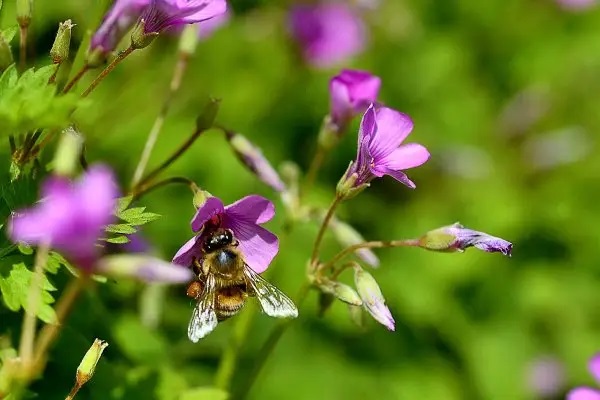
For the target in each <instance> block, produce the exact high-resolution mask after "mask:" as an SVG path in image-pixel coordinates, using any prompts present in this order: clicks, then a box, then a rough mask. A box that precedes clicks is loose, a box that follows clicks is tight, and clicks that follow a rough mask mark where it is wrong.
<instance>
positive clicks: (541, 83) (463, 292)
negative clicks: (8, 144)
mask: <svg viewBox="0 0 600 400" xmlns="http://www.w3.org/2000/svg"><path fill="white" fill-rule="evenodd" d="M106 3H107V2H106V1H103V2H100V1H97V0H94V1H93V0H87V1H81V0H57V1H52V2H44V1H36V2H35V12H34V18H33V25H32V35H31V40H32V41H33V42H32V48H31V52H32V53H34V54H35V55H36V57H37V60H36V62H37V63H38V64H39V65H42V64H45V63H47V62H48V58H47V51H48V49H49V48H50V46H51V44H52V41H53V38H54V32H55V29H56V27H57V25H58V22H59V21H63V20H65V19H67V18H71V19H73V21H74V23H76V24H77V27H76V28H75V30H74V38H73V43H72V47H73V51H75V49H76V48H77V45H78V43H79V42H80V41H81V39H82V36H83V35H84V33H85V30H86V29H93V28H94V27H95V26H96V24H97V22H98V20H99V18H100V16H101V14H102V10H103V9H104V7H106V6H107V4H106ZM363 3H364V2H363ZM231 5H232V11H233V15H232V19H231V20H230V22H229V23H228V24H227V25H225V26H224V27H222V28H220V29H218V30H217V31H216V32H215V33H214V34H213V35H212V36H210V37H209V38H206V39H205V40H203V41H202V42H201V43H200V45H199V47H198V49H197V53H196V55H195V57H194V58H193V60H192V61H191V64H190V66H189V69H188V71H187V73H186V75H185V78H184V84H183V86H182V89H181V91H180V92H179V94H178V95H177V97H176V100H175V101H174V103H173V107H172V109H171V111H170V113H169V117H168V119H167V121H166V123H165V126H164V129H163V132H162V135H161V137H160V139H159V143H158V146H157V147H156V150H155V151H154V153H153V156H152V159H151V165H157V164H158V163H160V161H161V160H163V159H164V158H165V157H167V156H168V155H169V154H170V153H171V152H172V151H173V150H174V149H175V148H176V147H177V146H178V145H179V143H181V142H182V141H183V140H185V138H186V137H187V135H189V134H190V133H191V132H192V130H193V127H194V119H195V117H196V115H197V114H198V113H199V112H200V110H201V109H202V106H203V104H204V101H205V100H206V98H207V96H209V95H212V96H215V97H218V98H221V99H222V103H221V108H220V112H219V115H218V118H217V120H218V122H219V123H221V124H223V125H225V126H227V127H230V128H231V129H234V130H236V131H239V132H241V133H243V134H244V135H246V136H247V137H248V138H250V139H251V140H252V141H253V142H254V143H256V144H258V145H259V146H260V147H261V148H262V149H263V152H264V154H265V155H266V156H267V157H268V158H269V159H270V160H271V162H272V163H273V164H274V165H279V164H280V163H281V162H283V161H285V160H292V161H293V162H295V163H297V164H298V165H300V166H301V167H302V168H303V169H305V168H306V167H307V166H308V164H309V162H310V159H311V157H312V155H313V153H314V149H315V140H316V135H317V132H318V129H319V126H320V123H321V120H322V118H323V116H324V115H325V114H326V113H327V112H328V107H329V104H328V102H329V100H328V91H327V85H328V79H329V78H330V77H331V76H333V75H334V74H336V73H337V72H338V71H339V69H340V68H342V67H352V68H360V69H365V70H368V71H371V72H372V73H374V74H376V75H379V76H380V77H381V78H382V81H383V85H382V89H381V96H380V98H381V100H382V101H383V102H385V103H386V104H387V105H389V106H391V107H393V108H396V109H398V110H401V111H403V112H406V113H408V114H409V115H410V116H411V117H412V118H413V119H414V122H415V129H414V132H413V134H412V135H411V136H410V140H411V141H416V142H419V143H422V144H424V145H426V146H427V147H428V148H429V150H430V151H431V154H432V157H431V160H430V161H429V162H428V163H427V164H425V165H424V166H423V167H420V168H418V169H415V170H414V171H410V173H409V175H410V177H411V178H412V179H413V180H414V181H415V182H416V184H417V189H416V190H414V191H411V190H409V189H407V188H406V187H404V186H402V185H400V184H398V183H396V182H395V181H393V180H392V179H391V178H384V179H381V180H378V181H376V182H374V183H373V185H372V187H371V188H369V190H367V191H366V192H364V193H363V194H361V195H360V196H359V197H357V198H355V199H353V200H352V201H349V202H347V203H345V204H343V206H342V207H341V209H340V213H339V216H340V217H341V218H343V219H344V220H346V221H347V222H349V223H351V224H353V225H354V226H355V227H356V228H357V229H359V230H360V232H361V233H362V234H363V235H364V236H365V238H367V239H371V240H374V239H396V238H410V237H415V236H418V235H420V234H422V233H423V232H425V231H427V230H429V229H433V228H436V227H439V226H443V225H448V224H451V223H454V222H456V221H460V222H461V223H462V224H464V225H466V226H468V227H470V228H473V229H478V230H482V231H485V232H488V233H491V234H493V235H496V236H500V237H503V238H505V239H507V240H510V241H512V242H513V243H514V252H513V256H512V258H507V257H503V256H501V255H499V254H486V253H483V252H480V251H477V250H473V249H471V250H469V251H467V252H465V253H464V254H436V253H430V252H425V251H422V250H417V249H384V250H380V251H378V255H379V256H380V258H381V267H380V268H379V269H378V270H375V271H372V272H373V275H374V276H375V277H376V279H377V280H378V281H379V283H380V285H381V288H382V290H383V293H384V294H385V296H386V299H387V302H388V304H389V307H390V309H391V311H392V313H393V315H394V317H395V319H396V332H388V331H387V330H386V329H385V328H383V327H382V326H380V325H378V324H377V323H376V322H374V321H372V320H369V321H367V324H366V327H364V328H360V327H357V326H356V325H354V324H353V323H352V322H351V320H350V318H349V316H348V312H347V309H346V307H345V306H344V305H343V304H341V303H336V304H334V306H333V307H332V308H331V309H330V310H329V312H328V313H327V314H326V315H325V316H324V317H322V318H318V317H317V316H316V313H317V305H316V296H315V295H314V294H313V295H311V296H310V298H309V300H308V301H307V302H306V303H305V304H304V307H303V308H302V310H301V314H302V315H301V318H300V319H299V320H298V321H297V322H296V323H294V324H293V326H291V328H290V329H289V330H288V332H287V333H286V334H285V336H284V337H283V338H282V340H281V342H280V343H279V346H278V347H277V349H276V350H275V352H274V353H273V356H272V358H271V359H270V360H269V362H268V363H267V365H266V366H265V368H264V370H263V373H262V374H261V375H260V377H259V379H258V381H257V382H256V384H255V386H254V387H253V389H252V392H251V393H249V395H248V398H250V399H291V400H294V399H308V398H314V399H332V400H333V399H335V400H337V399H348V400H351V399H372V398H380V399H407V400H408V399H441V400H454V399H457V400H458V399H475V400H476V399H485V400H489V399H491V400H493V399H502V400H505V399H506V400H520V399H559V398H564V394H565V393H566V391H567V390H568V388H570V387H573V386H575V385H579V384H584V383H585V384H593V381H592V378H591V376H590V375H589V374H588V372H587V369H586V363H587V360H588V358H589V357H590V356H591V355H593V354H594V352H595V351H596V350H599V349H600V312H599V309H598V304H599V303H600V291H599V290H598V277H599V272H598V271H599V270H598V265H599V263H600V253H599V252H598V249H599V248H598V243H599V239H598V237H599V233H600V228H598V227H599V226H600V213H599V212H598V193H600V192H599V183H598V171H599V170H600V169H599V168H600V158H598V157H597V138H596V136H597V134H596V132H597V131H598V130H599V129H600V113H599V112H598V105H599V104H600V7H591V8H589V9H582V10H572V9H569V8H565V7H564V6H561V5H560V4H557V3H555V2H553V1H551V0H508V1H500V0H493V1H492V0H487V1H468V0H445V1H431V0H429V1H417V0H381V1H380V2H379V4H375V5H373V4H371V5H372V7H370V8H369V7H367V8H365V7H362V8H361V7H358V8H357V10H358V11H357V12H358V13H360V15H361V18H363V19H364V21H365V23H366V24H367V27H368V29H367V31H368V44H367V46H366V49H365V51H364V52H362V53H361V54H360V55H358V56H356V57H353V58H352V59H349V60H348V61H347V62H345V63H341V64H339V65H337V66H334V67H331V68H326V69H316V68H313V67H311V66H310V65H308V64H306V63H304V62H302V59H301V57H300V56H299V53H298V51H297V47H296V46H295V44H294V43H293V41H292V40H291V38H290V35H289V30H288V27H287V25H286V12H287V10H288V9H289V7H290V5H291V2H280V1H276V2H271V1H260V0H243V1H241V0H234V1H232V2H231ZM363 6H364V4H363ZM12 9H13V5H12V4H11V2H5V5H4V8H3V11H2V26H3V27H6V26H9V25H12V24H13V15H14V14H13V12H12V11H11V10H12ZM176 49H177V38H176V37H161V38H159V39H158V40H157V41H156V42H155V43H153V44H152V45H151V46H150V47H149V48H147V49H145V50H143V51H139V52H137V53H135V54H134V55H132V57H131V58H130V59H128V60H127V61H126V62H125V63H124V64H123V65H121V66H119V67H118V68H117V69H116V70H115V71H114V73H112V74H111V76H110V77H109V79H107V80H106V81H105V82H104V83H102V84H101V85H100V86H99V87H98V90H97V91H96V92H95V93H94V94H93V95H92V96H91V100H92V101H91V103H90V104H89V105H88V107H87V108H85V109H83V110H80V111H78V112H77V113H76V114H75V120H76V122H77V126H78V128H79V129H80V130H81V132H82V133H83V134H84V135H85V136H86V137H87V149H88V160H89V161H90V162H96V161H104V162H108V163H110V164H111V165H112V166H113V167H114V168H115V169H116V170H117V172H118V174H119V178H120V180H121V182H122V183H123V185H127V184H128V183H129V181H130V179H131V175H132V173H133V170H134V168H135V165H136V163H137V160H138V157H139V154H140V152H141V149H142V147H143V143H144V140H145V137H146V135H147V134H148V131H149V130H150V127H151V125H152V123H153V120H154V118H155V116H156V114H157V113H158V111H159V109H160V107H161V103H162V100H163V98H164V94H165V93H166V91H167V88H168V83H169V80H170V77H171V71H172V69H173V66H174V62H175V60H176V51H177V50H176ZM90 79H91V77H90V76H88V77H87V78H86V79H85V80H84V82H83V83H84V84H86V83H89V82H90ZM83 87H85V86H84V85H80V86H79V88H78V90H82V89H83ZM357 125H358V123H357V122H356V123H355V124H354V125H353V126H352V127H351V129H350V131H349V134H348V135H347V137H346V138H345V139H344V141H343V142H342V143H341V145H340V146H339V147H338V148H337V149H336V150H335V152H334V153H333V154H331V156H330V157H329V158H328V160H327V161H326V164H325V166H324V168H323V170H322V172H321V174H320V176H319V178H318V184H317V185H316V187H315V188H314V190H313V191H311V193H310V194H309V195H308V197H307V201H308V202H309V203H310V204H312V205H315V206H321V207H325V206H326V205H327V204H328V203H329V201H330V199H331V198H332V195H333V192H334V187H335V183H336V182H337V180H338V178H339V177H340V175H341V174H342V173H343V172H344V170H345V168H346V166H347V163H348V162H349V161H350V160H351V159H352V158H353V157H354V156H355V151H356V149H355V145H356V132H357ZM48 156H50V155H48ZM174 175H182V176H187V177H189V178H191V179H193V180H194V181H196V182H197V183H198V184H199V185H200V186H202V187H203V188H205V189H206V190H208V191H210V192H212V193H213V194H215V195H217V196H219V197H221V198H222V199H223V200H224V201H225V202H227V203H229V202H233V201H235V200H237V199H238V198H240V197H243V196H245V195H247V194H250V193H258V194H261V195H264V196H266V197H269V198H271V199H273V201H275V203H276V205H277V208H278V210H279V211H281V212H280V213H279V215H278V217H277V218H276V219H275V220H274V221H273V222H271V223H270V224H269V225H268V226H269V228H270V229H272V230H273V231H275V232H277V233H281V232H282V225H283V222H284V218H283V216H282V215H281V214H282V213H283V207H282V205H281V202H280V200H279V199H278V197H277V195H276V194H275V193H274V192H273V191H271V190H270V189H269V188H268V187H266V186H265V185H263V184H262V183H260V182H259V181H258V180H257V179H256V178H255V177H254V176H253V175H252V174H251V173H249V172H248V171H247V170H246V169H245V168H244V167H243V166H242V165H241V164H240V163H239V162H238V160H237V159H236V158H235V156H234V154H233V153H232V151H231V149H230V148H229V147H228V145H227V142H226V141H225V140H224V138H223V136H222V134H221V133H220V132H219V131H211V132H207V133H206V134H204V136H203V137H202V138H200V140H198V142H197V143H196V144H195V145H194V147H193V148H192V150H190V151H189V153H188V154H187V155H186V156H185V157H183V158H181V159H180V160H179V161H177V162H176V163H175V164H174V165H173V167H172V168H171V170H170V171H169V172H168V173H167V174H165V175H164V176H165V177H168V176H174ZM142 203H143V204H144V205H146V206H147V207H148V209H149V210H150V211H153V212H157V213H160V214H162V215H163V217H162V218H161V219H160V220H158V221H156V222H153V223H151V224H149V225H147V226H146V227H145V228H144V231H143V235H144V237H145V239H146V240H147V241H148V242H149V243H150V244H151V246H152V248H153V251H154V252H155V253H156V254H157V255H159V256H161V257H163V258H165V259H170V258H171V257H172V255H173V254H174V253H175V252H176V251H177V249H178V248H179V246H180V245H181V244H183V243H184V242H185V241H186V240H187V239H189V237H191V231H190V227H189V221H190V218H191V216H192V215H193V212H194V209H193V207H192V203H191V195H190V192H189V191H188V190H187V189H186V188H185V187H183V186H180V187H178V186H172V187H167V188H164V189H161V190H158V191H156V192H153V193H151V194H149V195H147V196H146V197H144V198H143V200H142ZM316 229H317V228H316V226H315V225H314V224H311V223H303V224H298V225H296V226H295V228H294V230H293V231H292V232H291V233H290V234H288V235H286V236H285V237H282V241H281V242H282V243H281V249H280V254H279V256H278V257H277V258H276V260H275V262H274V263H273V264H272V266H271V267H270V270H269V272H268V273H267V276H268V277H269V279H270V280H271V281H272V282H273V283H275V284H276V285H277V286H278V287H279V288H281V289H282V290H284V291H285V292H287V293H289V294H290V295H292V296H293V295H294V294H295V293H296V291H297V290H298V288H299V287H300V286H301V284H302V282H303V280H304V279H305V277H304V271H305V263H306V261H307V259H308V256H309V252H310V249H311V246H312V242H313V240H314V235H315V233H316ZM337 250H339V245H338V244H337V243H336V242H335V240H334V239H333V238H332V237H329V236H328V237H327V238H326V242H325V249H324V252H325V254H326V255H331V254H334V252H336V251H337ZM51 279H52V280H53V282H54V283H55V284H56V285H57V286H58V287H59V288H62V287H63V286H64V283H65V281H66V279H67V274H66V273H65V274H63V275H60V274H59V275H58V276H57V277H51ZM344 279H347V280H348V282H351V280H352V277H351V276H350V275H349V276H345V278H344ZM192 307H193V304H192V303H191V302H190V300H189V299H188V298H186V296H185V288H184V287H174V288H168V289H166V288H157V287H147V286H143V285H141V284H133V283H129V282H121V281H119V282H115V281H109V282H108V283H106V284H102V285H98V286H97V287H96V289H95V290H94V291H92V292H90V293H88V294H86V295H85V296H83V297H82V298H81V299H80V301H79V303H78V304H77V308H76V309H75V311H74V313H73V315H72V317H71V318H70V320H69V321H68V323H67V324H66V326H65V328H64V335H63V336H62V337H61V339H60V341H59V342H58V343H57V345H56V346H55V348H54V351H53V352H52V359H51V360H50V363H49V365H48V368H47V370H46V372H45V374H44V376H43V379H41V380H39V381H37V382H36V383H35V384H34V386H33V388H32V389H33V391H35V392H38V393H39V398H42V399H62V398H64V396H65V395H66V393H67V392H68V390H69V389H70V386H71V384H72V381H73V378H74V374H75V369H76V367H77V365H78V363H79V361H80V359H81V357H82V355H83V354H84V353H85V351H86V349H87V348H88V347H89V345H90V344H91V342H92V341H93V339H94V338H95V337H99V338H102V339H104V340H107V341H108V342H109V343H110V346H109V347H108V348H107V350H106V352H105V354H104V356H103V358H102V360H101V362H100V365H99V368H98V371H97V374H96V375H95V376H94V378H93V380H92V381H91V382H90V383H88V384H87V385H86V386H85V387H84V388H83V389H82V391H81V392H80V393H79V395H78V397H77V398H79V399H82V400H83V399H98V400H100V399H175V398H178V393H180V391H181V389H183V388H186V387H189V388H192V387H198V386H210V385H211V384H212V382H213V379H214V373H215V371H216V368H217V366H218V363H219V357H220V355H221V354H222V352H223V349H224V348H225V347H226V346H228V344H230V343H231V341H232V337H233V335H234V330H235V327H236V318H238V319H240V318H245V319H250V317H252V319H251V326H250V329H249V332H248V334H247V337H246V339H245V342H244V344H243V346H242V349H241V350H240V359H239V364H238V369H237V371H236V374H235V375H234V377H233V380H232V384H233V385H234V386H235V385H236V384H237V383H239V382H243V381H244V379H245V378H246V377H247V376H248V374H249V373H250V371H251V369H252V366H253V363H254V360H255V359H256V357H257V351H258V348H259V346H260V345H261V343H262V342H263V341H264V339H265V338H266V337H267V335H268V333H269V331H270V330H271V329H272V328H273V327H274V326H275V324H276V322H277V321H275V320H273V319H270V318H268V317H266V316H264V315H260V313H258V312H256V305H255V304H251V305H250V306H248V307H247V308H246V309H245V310H244V313H252V315H249V316H248V315H246V316H244V315H243V314H242V315H240V316H238V317H236V318H234V319H232V320H229V321H227V322H225V323H222V324H220V325H219V327H218V329H217V330H216V331H215V332H214V333H213V334H211V335H210V336H208V337H207V338H206V339H203V340H202V341H201V342H200V343H198V344H192V343H190V342H189V341H188V339H187V335H186V328H187V323H188V319H189V316H190V313H191V310H192ZM19 327H20V316H18V315H14V314H11V313H8V312H7V311H5V310H4V309H2V311H0V331H1V332H13V334H14V337H15V338H16V337H17V335H16V333H17V332H18V331H19Z"/></svg>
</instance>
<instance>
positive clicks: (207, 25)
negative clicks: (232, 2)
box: [198, 9, 231, 39]
mask: <svg viewBox="0 0 600 400" xmlns="http://www.w3.org/2000/svg"><path fill="white" fill-rule="evenodd" d="M230 19H231V13H230V12H229V9H227V10H225V12H224V13H222V14H219V15H216V16H215V17H213V18H211V19H207V20H206V21H203V22H202V23H200V24H199V26H198V37H199V38H200V39H206V38H207V37H209V36H211V35H212V34H213V33H214V31H216V30H217V29H219V28H220V27H222V26H223V25H225V24H226V23H227V22H229V20H230Z"/></svg>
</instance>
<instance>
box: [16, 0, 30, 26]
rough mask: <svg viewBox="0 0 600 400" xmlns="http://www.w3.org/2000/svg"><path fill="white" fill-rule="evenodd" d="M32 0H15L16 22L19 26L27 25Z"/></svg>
mask: <svg viewBox="0 0 600 400" xmlns="http://www.w3.org/2000/svg"><path fill="white" fill-rule="evenodd" d="M32 8H33V0H17V22H18V23H19V26H20V27H26V26H29V24H30V23H31V11H32Z"/></svg>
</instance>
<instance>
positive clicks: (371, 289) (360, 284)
mask: <svg viewBox="0 0 600 400" xmlns="http://www.w3.org/2000/svg"><path fill="white" fill-rule="evenodd" d="M354 284H355V285H356V290H357V291H358V295H359V296H360V298H361V299H362V302H363V307H364V308H365V310H367V311H368V312H369V314H371V316H372V317H373V318H375V320H376V321H377V322H379V323H380V324H381V325H383V326H385V327H386V328H388V329H389V330H390V331H393V330H394V329H395V322H394V317H392V313H391V312H390V309H389V308H387V306H386V305H385V299H384V298H383V294H382V293H381V289H380V288H379V285H378V284H377V281H376V280H375V278H373V276H372V275H371V274H369V273H368V272H367V271H365V270H363V269H362V268H360V267H356V268H355V269H354Z"/></svg>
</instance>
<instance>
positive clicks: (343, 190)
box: [335, 162, 370, 200]
mask: <svg viewBox="0 0 600 400" xmlns="http://www.w3.org/2000/svg"><path fill="white" fill-rule="evenodd" d="M353 165H354V163H353V162H350V165H349V166H348V169H346V172H345V173H344V175H342V177H341V178H340V180H339V182H338V183H337V186H336V188H335V192H336V195H337V196H338V197H340V198H342V199H344V200H349V199H351V198H353V197H354V196H356V195H358V194H359V193H361V192H362V191H363V190H365V189H366V188H368V187H369V185H370V184H369V183H362V184H360V185H357V184H356V181H357V180H358V174H357V173H356V172H352V173H351V172H350V171H351V170H352V167H353Z"/></svg>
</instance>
